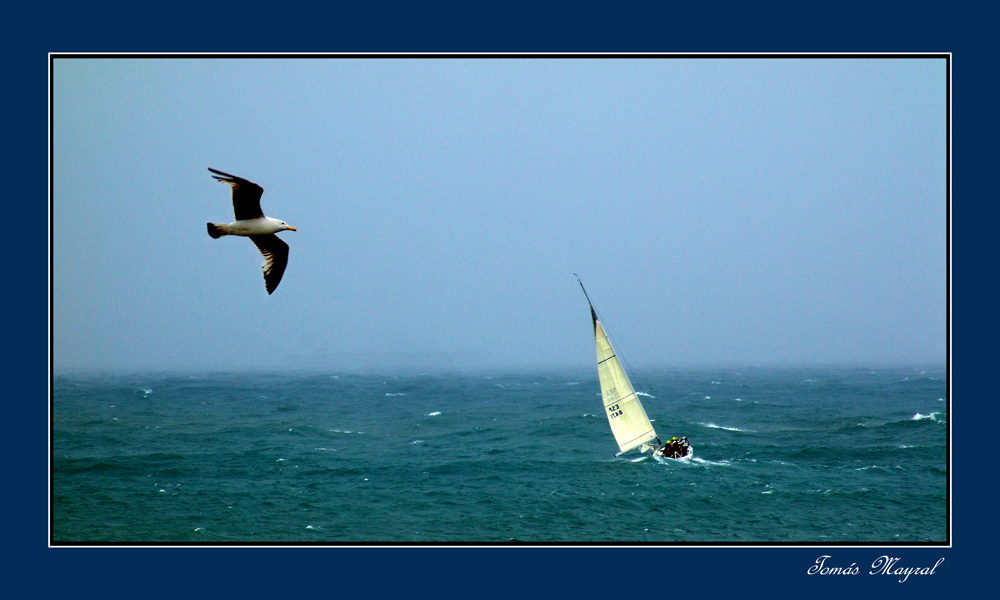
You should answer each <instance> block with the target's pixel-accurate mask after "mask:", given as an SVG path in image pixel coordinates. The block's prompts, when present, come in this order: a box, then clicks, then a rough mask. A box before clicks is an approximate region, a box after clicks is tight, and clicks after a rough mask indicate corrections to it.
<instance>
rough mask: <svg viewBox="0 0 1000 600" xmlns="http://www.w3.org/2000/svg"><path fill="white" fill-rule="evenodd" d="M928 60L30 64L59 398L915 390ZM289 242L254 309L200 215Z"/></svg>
mask: <svg viewBox="0 0 1000 600" xmlns="http://www.w3.org/2000/svg"><path fill="white" fill-rule="evenodd" d="M945 78H946V63H945V61H944V59H938V60H929V59H715V58H713V59H705V58H702V59H676V58H670V59H633V58H622V59H614V60H611V59H592V58H583V59H581V58H574V59H496V58H478V59H443V58H439V59H418V58H406V59H357V58H331V59H320V60H315V59H308V60H307V59H298V58H288V59H190V58H178V59H146V60H138V59H112V58H108V59H78V58H72V59H57V60H55V67H54V106H53V113H54V118H53V126H54V129H53V136H54V151H53V154H54V164H53V169H54V182H55V185H54V190H53V212H52V219H53V236H54V238H53V245H54V253H53V256H52V260H53V276H52V281H53V296H54V304H53V320H54V328H53V343H54V360H55V363H54V367H55V370H56V372H57V373H58V372H62V371H68V370H79V369H123V370H142V369H178V368H180V369H198V370H200V369H230V368H232V369H260V370H281V369H288V368H297V367H301V368H310V369H313V368H315V369H323V370H327V371H336V370H338V369H341V368H345V367H354V366H367V367H375V368H382V367H392V366H395V365H398V364H410V365H414V366H417V367H420V368H425V367H427V368H429V367H430V366H431V365H439V366H442V367H446V368H447V367H453V366H485V367H491V368H506V367H532V366H539V367H546V366H558V365H569V366H587V367H589V366H592V365H593V362H594V360H595V350H594V341H593V333H592V329H591V324H590V314H589V310H588V308H587V303H586V299H585V298H584V296H583V293H582V292H581V291H580V288H579V285H578V284H577V282H576V279H575V278H574V277H573V273H574V272H576V273H578V274H579V275H580V277H582V278H583V281H584V284H585V285H586V286H587V290H588V292H589V293H590V297H591V299H592V300H593V301H594V304H595V305H596V307H597V310H598V312H599V313H600V314H601V316H602V318H603V320H604V322H605V323H606V325H607V328H608V329H609V330H610V332H611V334H612V335H614V336H615V337H616V338H617V339H618V340H619V341H620V342H623V343H624V346H625V350H626V353H627V358H628V359H629V360H630V361H632V362H635V363H639V364H641V365H675V366H684V365H691V364H721V365H754V364H776V363H778V364H780V363H812V362H821V363H831V362H836V363H850V364H871V365H882V364H886V363H892V364H898V363H901V364H907V365H909V364H918V363H926V362H932V363H937V364H943V361H944V359H945V350H946V319H947V314H946V299H947V279H946V267H947V230H946V228H947V220H946V217H947V202H946V191H947V190H946V185H947V181H946V151H947V146H946V117H947V115H946V91H947V88H946V79H945ZM207 167H213V168H216V169H220V170H222V171H226V172H229V173H232V174H234V175H238V176H241V177H245V178H247V179H250V180H251V181H254V182H256V183H258V184H260V185H261V186H263V188H264V196H263V199H262V207H263V209H264V212H265V213H266V214H268V215H269V216H273V217H277V218H280V219H283V220H285V221H287V222H288V223H289V224H290V225H293V226H295V227H297V229H298V231H296V232H284V233H281V234H279V236H280V237H281V238H282V239H284V240H285V241H287V242H288V244H289V245H290V246H291V255H290V259H289V265H288V270H287V271H286V272H285V275H284V278H283V280H282V282H281V285H280V286H279V287H278V289H277V290H276V291H275V293H274V294H273V295H271V296H268V294H267V292H266V291H265V289H264V283H263V278H262V276H261V269H260V265H261V263H262V257H261V256H260V254H259V252H258V251H257V249H256V248H255V247H254V245H253V244H252V243H251V242H250V241H249V240H246V239H243V238H235V237H227V238H222V239H218V240H213V239H211V238H210V237H209V236H208V234H207V233H206V228H205V223H206V222H209V221H213V222H228V221H230V220H232V217H233V211H232V203H231V200H230V194H229V188H228V187H227V186H224V185H220V184H219V183H217V182H216V181H215V180H214V179H212V178H211V176H210V173H209V172H208V170H207Z"/></svg>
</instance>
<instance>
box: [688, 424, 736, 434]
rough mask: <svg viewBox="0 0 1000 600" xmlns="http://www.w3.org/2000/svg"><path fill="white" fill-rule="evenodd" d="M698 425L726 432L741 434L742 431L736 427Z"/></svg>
mask: <svg viewBox="0 0 1000 600" xmlns="http://www.w3.org/2000/svg"><path fill="white" fill-rule="evenodd" d="M699 425H701V426H703V427H708V428H709V429H724V430H726V431H739V432H741V433H742V432H743V431H744V430H742V429H740V428H738V427H724V426H722V425H716V424H715V423H699Z"/></svg>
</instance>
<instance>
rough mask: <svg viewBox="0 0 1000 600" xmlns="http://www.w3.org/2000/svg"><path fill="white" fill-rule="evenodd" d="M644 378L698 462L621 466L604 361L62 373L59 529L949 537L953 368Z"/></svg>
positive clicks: (57, 433)
mask: <svg viewBox="0 0 1000 600" xmlns="http://www.w3.org/2000/svg"><path fill="white" fill-rule="evenodd" d="M635 383H637V385H636V387H637V388H640V389H641V390H644V391H642V394H643V395H642V401H643V404H644V405H645V407H646V410H647V412H648V413H649V415H650V417H651V418H652V419H653V421H654V426H655V427H656V430H657V433H658V434H659V436H660V437H661V438H666V437H670V436H674V435H677V436H681V435H686V436H688V438H689V439H690V441H691V443H692V446H693V447H694V458H693V459H692V460H690V461H671V460H663V459H654V458H652V457H650V456H649V455H648V454H647V455H639V454H637V453H636V452H632V453H630V454H627V455H625V456H622V457H620V458H616V457H615V456H614V453H615V452H616V451H617V446H616V445H615V443H614V440H613V438H612V436H611V432H610V428H609V426H608V423H607V420H606V419H605V417H604V415H603V410H602V406H601V399H600V388H599V386H598V381H597V373H596V369H594V370H578V371H574V370H566V371H557V370H554V371H549V372H519V373H506V374H505V373H478V374H477V373H463V374H416V373H414V374H398V375H390V374H380V375H375V374H367V375H362V374H351V373H337V372H329V373H310V374H302V373H296V374H246V373H241V374H186V373H185V374H147V375H142V374H133V375H57V376H55V377H54V379H53V387H52V438H51V463H50V464H51V494H50V498H51V507H50V515H51V534H50V535H51V542H52V543H53V544H56V545H62V544H67V545H90V544H125V545H134V544H150V543H151V544H157V545H170V544H181V545H200V544H208V545H236V544H245V543H250V544H264V545H267V544H287V543H302V544H329V545H342V544H343V545H362V544H370V543H384V544H390V545H392V544H400V545H403V544H426V545H436V544H456V545H462V544H517V545H521V544H524V545H529V544H545V545H561V544H581V543H582V544H622V545H644V544H663V545H684V544H735V545H743V544H774V543H777V544H785V543H789V544H802V545H810V544H815V545H831V544H868V543H878V544H928V543H929V544H944V543H946V542H948V541H949V540H948V532H949V528H948V490H949V485H948V484H949V478H948V429H949V428H948V426H947V421H948V415H947V405H948V403H947V401H946V399H947V374H946V371H945V369H944V368H943V367H940V368H827V367H815V368H809V367H799V368H784V369H762V368H746V369H700V370H681V369H674V370H662V371H656V372H653V373H646V374H644V375H643V379H642V381H639V382H635Z"/></svg>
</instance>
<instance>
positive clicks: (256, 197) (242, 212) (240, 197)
mask: <svg viewBox="0 0 1000 600" xmlns="http://www.w3.org/2000/svg"><path fill="white" fill-rule="evenodd" d="M208 170H209V171H211V172H213V173H217V174H218V175H212V177H215V178H216V179H218V180H219V181H221V182H222V183H226V184H229V186H230V187H231V188H233V211H234V212H235V213H236V220H237V221H242V220H244V219H256V218H259V217H263V216H264V211H262V210H261V209H260V196H261V194H263V193H264V188H262V187H260V186H259V185H257V184H256V183H254V182H252V181H247V180H246V179H243V178H242V177H236V176H235V175H230V174H229V173H223V172H222V171H216V170H215V169H213V168H211V167H209V168H208ZM220 175H221V177H220ZM279 277H280V275H279ZM275 285H277V283H275Z"/></svg>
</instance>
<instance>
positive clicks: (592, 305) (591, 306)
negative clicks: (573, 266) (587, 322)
mask: <svg viewBox="0 0 1000 600" xmlns="http://www.w3.org/2000/svg"><path fill="white" fill-rule="evenodd" d="M573 276H574V277H576V280H577V281H579V282H580V289H581V290H583V295H584V296H585V297H586V298H587V304H589V305H590V318H592V319H593V320H594V328H595V329H596V328H597V311H595V310H594V303H593V302H591V301H590V294H588V293H587V288H585V287H583V281H581V280H580V276H579V275H577V274H576V273H573Z"/></svg>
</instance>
